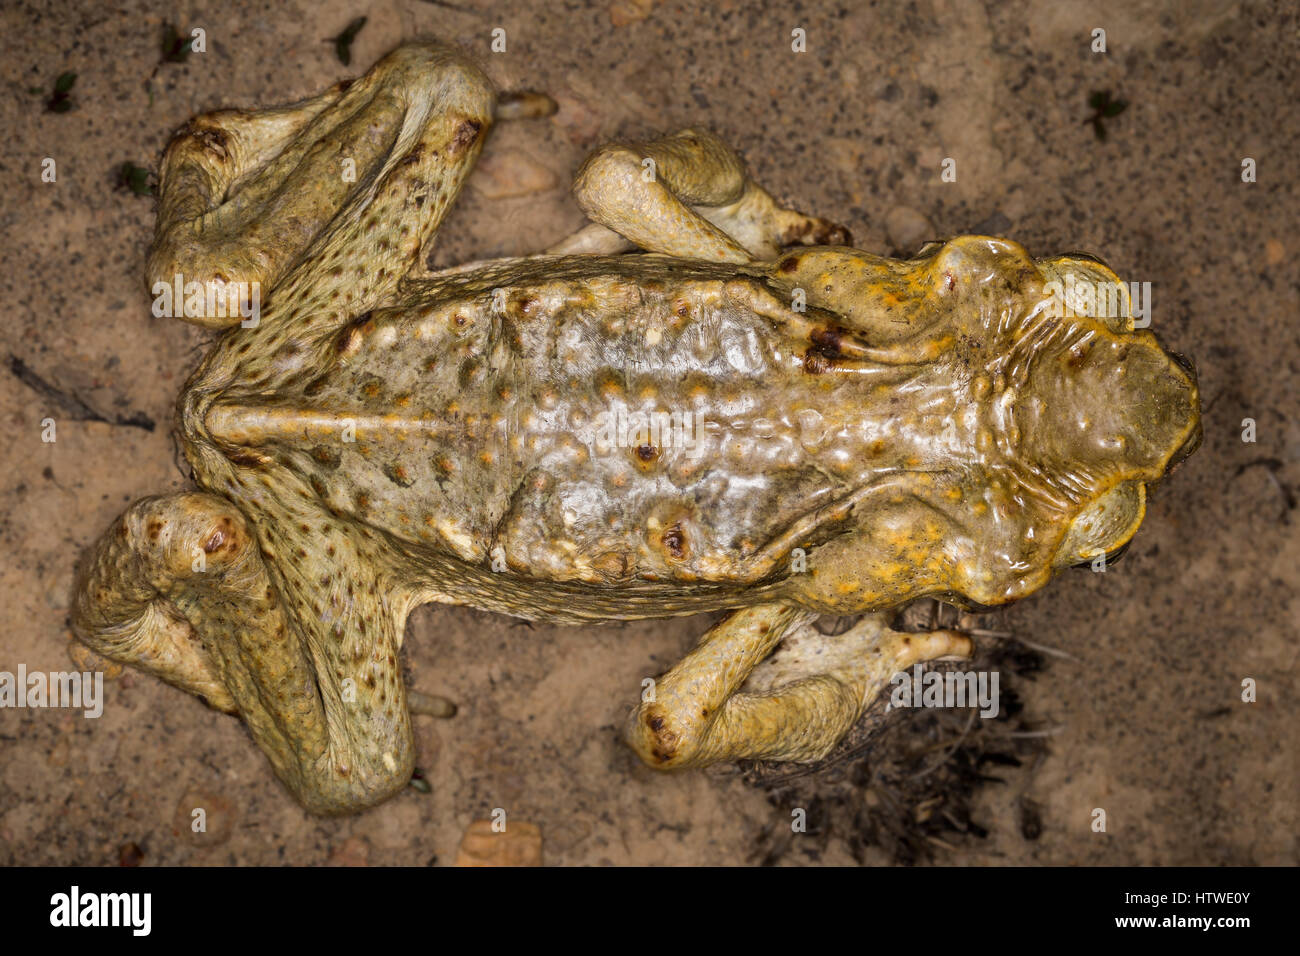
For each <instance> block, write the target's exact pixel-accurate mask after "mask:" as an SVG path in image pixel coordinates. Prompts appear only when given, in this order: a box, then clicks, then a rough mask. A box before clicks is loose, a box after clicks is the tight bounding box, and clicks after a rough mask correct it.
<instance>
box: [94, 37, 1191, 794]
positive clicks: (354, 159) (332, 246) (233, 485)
mask: <svg viewBox="0 0 1300 956" xmlns="http://www.w3.org/2000/svg"><path fill="white" fill-rule="evenodd" d="M543 106H544V101H543V98H541V97H538V96H536V95H534V96H531V97H530V96H514V97H497V96H496V94H495V93H494V91H493V89H492V87H491V85H490V84H489V82H488V81H487V79H486V78H485V77H484V76H483V74H482V73H480V72H479V70H478V69H477V68H476V67H475V66H474V65H473V64H472V63H470V62H468V61H467V60H466V59H464V58H463V57H461V56H460V55H458V54H456V53H454V52H452V51H451V50H449V49H447V48H445V47H442V46H440V45H437V44H432V43H421V44H412V45H408V46H403V47H401V48H399V49H398V50H396V51H395V52H393V53H392V54H390V55H389V56H388V57H386V58H385V59H383V60H382V61H380V62H379V63H378V64H377V65H376V66H375V67H374V68H373V69H372V70H371V71H370V72H369V73H368V74H366V75H365V76H364V77H362V78H361V79H359V80H357V81H356V82H353V83H350V84H347V83H343V84H339V85H337V86H335V87H333V88H331V89H330V90H328V91H327V92H325V93H323V94H322V95H320V96H318V97H316V98H315V99H312V100H308V101H306V102H303V103H300V104H297V105H295V106H292V107H288V108H284V109H276V110H268V111H259V112H245V111H238V110H231V111H222V112H217V113H212V114H208V115H205V116H200V117H198V118H196V119H194V120H192V121H191V122H190V123H189V124H188V125H187V126H186V127H185V128H184V129H182V130H181V131H180V132H179V133H178V134H177V136H176V137H175V139H174V140H173V141H172V143H171V145H170V146H169V148H168V150H167V152H166V154H165V157H164V160H163V165H162V171H161V177H160V182H161V189H160V195H161V200H160V207H159V216H158V226H157V232H156V236H155V241H154V245H153V247H152V250H151V253H150V259H149V275H148V282H149V285H150V288H151V289H152V290H153V291H154V292H155V294H162V293H166V292H167V291H168V290H169V288H170V287H171V285H172V283H173V281H174V282H175V288H176V291H177V293H178V296H177V301H176V302H175V303H173V309H174V310H176V311H178V312H180V313H181V314H182V317H184V318H188V319H190V320H192V321H197V322H199V323H201V324H204V325H208V326H210V327H213V328H220V329H223V330H224V331H223V332H222V333H221V335H220V337H219V338H217V339H216V341H215V343H214V344H213V346H212V348H211V351H210V353H209V354H208V355H207V356H206V358H205V359H204V360H203V362H202V364H201V365H200V366H199V368H198V369H197V371H195V372H194V374H193V375H192V376H191V377H190V379H189V381H188V382H187V383H186V385H185V387H184V390H183V392H182V394H181V396H180V399H179V402H178V406H177V413H176V428H177V431H178V433H179V435H180V438H181V441H182V445H183V448H184V452H185V456H186V458H187V460H188V462H189V464H190V467H191V469H192V473H193V478H194V481H195V483H196V485H197V486H198V490H197V491H194V492H189V493H183V494H173V495H165V496H161V497H150V498H144V499H142V500H140V501H138V502H136V503H135V504H134V505H132V506H131V507H130V508H129V509H128V510H127V511H126V512H125V513H124V514H123V515H122V516H121V517H120V518H119V519H118V520H117V521H116V522H115V523H114V524H113V526H112V527H111V528H110V529H109V531H108V532H107V533H106V534H105V535H104V536H103V538H102V539H101V540H100V541H99V543H98V545H97V546H96V548H95V549H94V551H93V554H92V556H91V557H90V559H89V560H88V561H87V563H86V566H85V568H84V570H83V572H82V576H81V579H80V582H79V586H78V592H77V598H76V603H75V609H74V625H75V629H76V632H77V634H78V636H79V637H80V638H81V639H82V640H83V641H84V642H85V643H87V644H88V645H89V646H91V647H92V648H94V649H96V650H98V651H99V652H101V653H103V654H105V655H107V656H109V657H112V658H115V659H117V660H120V661H125V662H128V663H131V664H134V665H135V666H137V667H140V668H142V669H144V670H146V671H148V672H150V673H153V674H155V675H157V676H159V677H161V678H162V679H164V680H167V681H169V682H171V683H173V684H175V685H176V686H178V687H181V688H183V689H185V690H187V691H190V692H192V693H195V694H198V695H200V696H202V697H203V698H204V699H205V700H206V701H207V702H208V703H209V704H210V705H212V706H213V707H215V708H218V709H220V710H223V711H227V712H230V713H233V714H238V715H239V716H240V717H241V718H242V719H243V720H244V721H245V722H246V724H247V726H248V728H249V730H250V731H251V733H252V735H253V738H254V739H255V740H256V741H257V743H258V745H259V746H260V747H261V748H262V749H263V751H264V752H265V753H266V755H267V757H268V758H269V759H270V761H271V764H272V766H273V768H274V770H275V772H276V774H277V775H278V776H279V778H280V779H281V780H282V781H283V782H284V784H285V785H286V786H287V787H288V788H289V790H290V791H291V792H292V793H293V794H294V796H295V797H296V798H297V799H298V800H299V801H300V802H301V803H302V805H303V806H304V807H306V808H307V809H308V810H311V811H314V812H319V813H339V812H349V811H355V810H358V809H361V808H363V807H366V806H369V805H372V804H374V803H377V802H379V801H381V800H383V799H384V798H386V797H388V796H390V795H391V794H392V793H393V792H395V791H396V790H397V789H399V788H401V787H403V786H404V785H405V784H406V782H407V780H408V779H409V777H410V774H411V769H412V765H413V745H412V736H411V726H410V718H409V715H408V694H407V691H406V689H405V688H404V686H403V681H402V676H401V668H400V665H399V662H398V653H399V649H400V647H401V643H402V636H403V631H404V627H405V622H406V619H407V616H408V615H409V614H410V612H411V610H412V609H413V608H414V607H416V606H418V605H420V604H424V603H427V602H433V601H436V602H442V603H446V604H468V605H473V606H475V607H479V608H486V609H490V610H494V611H499V612H502V613H505V614H512V615H516V616H519V617H524V618H530V619H540V620H546V621H555V622H565V623H572V624H581V623H584V622H595V621H611V620H629V619H635V618H657V617H666V616H672V615H685V614H692V613H695V612H699V611H707V610H728V611H731V612H732V613H731V614H730V616H728V617H726V618H725V619H723V621H722V622H721V623H719V624H718V625H716V626H715V627H714V628H712V629H711V630H710V631H709V632H708V633H707V634H706V635H705V636H704V638H703V639H702V641H701V643H700V644H699V646H698V647H697V648H696V649H695V650H694V651H693V652H692V653H691V654H690V655H689V656H687V657H686V658H685V659H684V660H683V661H682V662H681V663H680V664H679V665H678V666H677V667H675V668H674V669H673V670H672V671H670V672H669V673H668V674H666V675H664V676H662V677H661V678H660V679H659V680H658V681H657V682H656V683H655V685H654V693H653V694H647V695H645V699H643V700H642V701H641V702H640V705H639V706H638V707H637V708H636V710H635V711H634V712H633V713H632V715H631V716H630V718H629V723H628V730H627V737H628V740H629V742H630V743H631V745H632V746H633V747H634V748H635V749H636V750H637V752H638V753H639V754H640V755H641V756H642V758H643V759H644V760H646V761H647V762H648V763H649V764H651V765H652V766H656V767H662V768H670V767H684V766H697V765H700V764H704V763H708V762H711V761H718V760H735V759H739V758H761V759H772V760H800V761H807V760H814V759H816V758H818V757H820V756H822V755H824V754H825V753H826V752H827V751H828V750H829V749H830V748H831V747H832V746H833V745H834V744H835V742H836V741H837V740H838V739H839V738H840V737H842V736H843V734H844V733H845V732H846V731H847V730H848V729H849V728H850V727H851V726H852V725H853V723H854V722H855V721H856V720H857V719H858V717H859V715H860V714H861V713H862V711H863V709H864V707H865V706H866V705H867V703H869V702H870V700H871V699H872V698H873V697H874V696H875V695H876V693H877V691H878V689H879V688H880V687H881V686H882V684H884V683H886V682H887V680H888V678H889V676H890V675H891V674H893V673H895V672H897V671H899V670H902V669H905V668H907V667H909V666H910V665H911V664H912V663H913V662H914V661H919V660H928V659H932V658H935V657H940V656H951V655H957V656H962V655H966V654H968V653H969V652H970V649H971V644H970V639H969V637H968V636H966V635H964V634H960V633H957V632H953V631H939V632H935V633H931V634H903V633H898V632H895V631H892V630H890V629H889V628H888V626H887V624H886V620H887V616H886V612H888V611H889V610H890V609H891V608H896V607H897V606H898V605H900V604H901V603H903V602H906V601H909V600H912V599H914V598H918V597H921V596H924V595H937V596H940V597H943V598H944V599H946V600H949V601H953V602H956V603H959V604H966V605H997V604H1002V603H1005V602H1008V601H1012V600H1015V599H1017V598H1020V597H1023V596H1024V595H1027V594H1029V593H1031V592H1033V591H1035V590H1036V589H1038V588H1040V587H1042V586H1043V585H1044V584H1045V583H1046V582H1047V580H1048V579H1049V578H1050V577H1051V576H1052V574H1053V573H1054V572H1055V571H1057V570H1059V569H1061V568H1064V567H1067V566H1070V565H1075V564H1078V563H1080V562H1086V561H1090V560H1095V559H1096V558H1097V557H1098V556H1104V555H1106V554H1109V553H1113V552H1114V551H1115V550H1116V549H1118V548H1120V547H1121V546H1123V545H1124V544H1125V543H1126V542H1128V540H1129V539H1130V538H1131V537H1132V536H1133V534H1134V532H1135V531H1136V529H1137V527H1138V524H1139V523H1140V522H1141V520H1142V517H1143V511H1144V502H1145V491H1146V486H1147V485H1148V484H1149V483H1151V482H1153V481H1155V480H1157V479H1159V478H1161V477H1162V476H1163V475H1164V474H1165V472H1166V471H1167V470H1168V469H1169V468H1170V467H1171V466H1172V465H1173V464H1174V463H1176V462H1177V461H1179V460H1180V459H1181V458H1183V457H1185V456H1186V455H1187V454H1188V453H1190V451H1191V450H1192V449H1193V448H1194V447H1195V445H1196V443H1197V440H1198V438H1199V430H1200V426H1199V398H1198V393H1197V386H1196V382H1195V378H1194V375H1193V374H1192V372H1191V369H1190V366H1189V365H1188V364H1187V363H1185V362H1184V361H1182V360H1180V359H1179V358H1178V357H1177V356H1175V355H1173V354H1171V353H1168V352H1165V351H1164V350H1162V348H1161V347H1160V346H1159V345H1158V344H1157V342H1156V340H1155V338H1154V336H1153V335H1152V334H1151V333H1150V332H1148V331H1145V330H1141V329H1136V328H1135V327H1134V321H1133V319H1132V317H1131V316H1130V315H1129V310H1128V308H1127V298H1126V297H1125V295H1126V294H1124V293H1123V292H1122V289H1123V287H1122V286H1120V285H1118V280H1117V279H1116V277H1115V275H1114V273H1112V272H1111V271H1110V269H1109V268H1107V267H1106V266H1104V265H1103V264H1101V263H1100V262H1099V261H1097V260H1094V259H1092V258H1090V257H1084V256H1077V255H1076V256H1062V257H1056V258H1047V259H1034V258H1031V257H1030V256H1029V254H1028V253H1027V252H1026V251H1025V250H1024V249H1023V248H1022V247H1021V246H1019V245H1017V244H1016V243H1014V242H1010V241H1007V240H1005V239H1000V238H993V237H987V236H961V237H958V238H954V239H951V240H950V241H947V242H943V243H933V244H931V245H929V246H927V247H925V248H923V249H922V250H921V251H920V252H919V253H918V254H917V255H916V256H915V257H914V258H911V259H906V260H896V259H889V258H882V257H879V256H875V255H872V254H870V253H867V252H864V251H861V250H858V249H854V248H852V246H851V242H850V239H849V237H848V234H847V232H845V231H844V230H843V229H842V228H840V227H838V226H836V225H834V224H833V223H831V222H828V221H826V220H823V219H819V218H815V217H810V216H804V215H802V214H800V213H798V212H795V211H793V210H790V209H787V208H785V207H783V206H781V205H780V204H778V203H777V202H776V201H775V200H774V199H773V198H772V197H771V196H770V195H769V194H768V193H767V192H765V191H764V190H763V189H762V188H761V187H759V186H758V185H757V184H756V183H754V182H753V181H752V180H751V179H749V177H748V175H747V174H746V171H745V167H744V165H743V163H742V162H741V161H740V159H739V158H738V157H737V155H736V154H735V153H734V152H733V151H732V150H731V149H729V148H728V147H727V146H726V145H725V144H723V143H722V142H721V141H720V140H718V139H717V137H715V136H714V135H712V134H711V133H709V132H707V131H704V130H699V129H688V130H683V131H681V132H678V133H676V134H673V135H671V136H667V137H664V138H663V139H660V140H656V141H653V142H648V143H616V144H611V145H609V146H605V147H602V148H601V149H599V150H597V151H596V153H595V154H593V155H592V156H591V157H590V158H589V159H588V160H587V162H586V163H585V164H584V165H583V167H582V169H581V170H580V172H579V174H578V176H577V179H576V182H575V186H574V194H575V196H576V198H577V201H578V203H579V205H580V206H581V208H582V209H583V211H584V212H585V213H586V214H587V216H588V218H589V219H590V220H591V225H589V226H588V227H586V228H584V229H583V230H581V231H580V232H578V233H576V234H575V235H573V236H571V237H569V238H568V239H566V240H564V241H562V242H560V243H559V244H558V245H556V246H554V247H552V248H551V249H548V250H546V251H545V252H544V253H542V254H539V255H535V256H528V257H523V258H514V259H507V260H495V261H491V262H482V263H471V264H469V265H467V266H462V267H458V268H456V269H450V270H444V271H439V272H433V271H430V270H429V269H428V268H427V267H426V265H425V261H426V258H427V254H428V251H429V249H430V243H431V240H432V238H433V235H434V232H435V230H436V229H437V227H438V224H439V223H440V222H441V220H442V218H443V216H444V214H445V213H446V211H447V209H448V207H449V206H450V204H451V203H452V201H453V200H454V199H455V197H456V195H457V193H458V192H459V190H460V188H461V185H462V184H463V182H464V180H465V178H466V176H467V175H469V172H470V170H471V167H472V166H473V164H474V161H475V158H476V157H477V155H478V153H479V150H480V148H481V146H482V144H483V141H484V137H485V136H486V135H487V133H488V131H489V129H490V127H491V126H492V124H493V122H494V120H496V119H509V118H514V117H520V116H526V115H530V114H532V115H536V114H538V113H540V112H543V111H544V110H543ZM349 170H351V173H352V174H351V175H349V174H348V171H349ZM1089 284H1091V286H1093V287H1098V288H1103V287H1104V288H1105V289H1118V290H1120V292H1119V293H1117V295H1116V297H1115V298H1117V300H1118V304H1119V308H1117V309H1113V310H1104V309H1097V308H1093V309H1088V308H1084V309H1082V310H1081V311H1077V310H1072V309H1068V308H1067V309H1063V308H1061V306H1062V304H1063V302H1064V300H1062V298H1061V296H1060V295H1059V294H1057V291H1056V290H1059V289H1060V288H1062V287H1068V288H1083V287H1088V286H1089ZM191 291H195V296H194V297H193V298H194V302H196V303H198V307H196V308H181V302H180V299H182V298H184V299H189V298H190V292H191ZM232 295H234V296H235V297H237V298H238V304H239V308H237V309H232V310H226V309H214V308H212V307H211V303H212V302H218V303H221V302H225V301H226V300H227V299H230V298H231V296H232ZM1104 298H1105V297H1104V296H1099V297H1098V298H1097V300H1096V301H1098V302H1100V301H1103V300H1104ZM231 301H233V299H231ZM1064 304H1066V305H1068V304H1069V303H1068V302H1064ZM250 305H256V306H257V307H256V308H253V309H251V310H250V309H249V306H250ZM250 317H251V318H250ZM818 614H836V615H844V614H865V615H866V616H865V617H864V618H863V619H862V620H861V622H860V623H858V624H857V625H856V626H854V627H853V628H852V629H851V630H849V631H848V632H847V633H844V634H841V635H839V636H836V637H825V636H822V635H821V634H819V633H818V632H816V631H815V630H814V629H813V628H812V627H811V626H810V624H811V621H812V620H813V619H814V618H815V616H816V615H818ZM774 652H775V653H774Z"/></svg>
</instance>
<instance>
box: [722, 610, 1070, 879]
mask: <svg viewBox="0 0 1300 956" xmlns="http://www.w3.org/2000/svg"><path fill="white" fill-rule="evenodd" d="M924 604H937V602H918V605H924ZM918 605H913V607H912V609H909V613H910V614H911V621H912V622H913V624H914V625H916V624H919V625H920V626H921V629H928V628H930V627H933V626H935V624H936V623H938V625H939V626H951V624H949V623H945V622H944V621H943V620H942V618H943V612H944V611H947V612H952V611H953V609H952V608H948V607H946V606H942V607H941V609H940V611H939V612H938V613H933V612H932V613H930V614H929V620H926V615H925V613H923V612H920V611H919V608H918ZM912 612H916V613H912ZM895 626H896V627H900V628H901V629H905V630H906V629H911V628H910V627H909V626H908V621H907V620H904V621H903V623H900V624H896V625H895ZM981 626H984V627H987V626H988V625H983V624H982V625H981ZM978 641H979V647H978V650H977V655H976V657H975V659H973V660H971V661H959V662H942V663H940V662H934V663H931V664H930V665H927V669H929V670H936V671H943V670H962V671H965V670H976V671H994V670H995V671H998V672H999V684H1000V686H999V692H1000V694H999V696H1000V698H1001V708H1000V710H999V713H998V715H997V716H996V717H992V718H987V719H985V718H981V717H979V716H978V712H977V709H976V708H962V709H955V708H953V709H937V708H931V709H917V710H909V711H901V712H900V711H895V712H889V713H887V712H886V711H885V705H886V704H887V703H888V699H889V693H888V690H889V688H886V689H885V691H884V692H882V694H881V695H880V696H879V697H878V698H877V699H876V701H875V702H874V703H873V704H872V706H871V707H870V708H869V709H868V711H867V713H866V714H865V715H864V716H863V718H862V720H860V721H859V722H858V725H857V726H856V727H855V728H854V729H853V730H852V731H851V732H850V733H849V735H848V736H847V737H846V738H845V739H844V740H843V741H841V742H840V744H839V745H838V746H837V747H836V749H835V750H834V751H833V752H832V753H831V754H830V755H829V756H827V757H826V759H825V760H823V761H821V762H820V763H818V764H815V765H811V766H806V767H799V766H797V765H791V764H775V763H761V762H760V763H751V764H747V765H745V767H744V768H743V774H744V778H745V780H746V782H747V783H749V784H751V785H754V786H758V787H762V788H763V789H765V790H766V791H767V796H768V802H769V803H770V804H771V805H772V806H773V808H774V809H775V810H776V811H777V812H776V813H775V818H776V819H775V821H774V822H773V823H772V824H771V825H770V826H768V827H766V828H764V830H763V831H762V833H761V835H760V837H759V839H758V841H757V844H756V846H755V848H754V853H753V859H754V861H756V862H761V863H762V864H764V865H773V864H775V863H777V862H780V861H781V859H782V858H783V857H785V856H786V855H787V854H788V853H790V852H791V851H792V850H797V851H799V852H800V854H801V855H802V857H804V858H807V859H812V860H816V859H819V858H820V857H821V856H822V855H823V854H824V853H825V851H826V848H827V846H828V843H829V842H830V841H831V840H840V841H843V843H844V844H846V845H847V848H848V850H849V852H850V853H851V854H852V855H853V857H854V859H856V860H857V861H858V862H859V863H865V862H867V851H868V848H871V847H874V848H876V849H877V850H880V851H883V852H884V854H885V855H886V856H887V857H888V858H889V859H890V860H892V861H893V862H894V863H895V864H898V865H904V866H909V865H914V864H920V863H927V862H930V861H932V860H934V859H935V858H937V857H938V856H940V855H942V854H945V853H948V852H951V851H953V850H957V849H959V848H960V846H961V845H962V844H963V843H968V842H970V841H972V840H983V839H985V838H987V837H988V835H989V830H988V828H987V827H986V826H985V825H984V824H983V823H981V822H980V821H979V820H977V819H976V818H975V816H974V812H975V811H974V810H973V807H974V806H975V804H976V802H977V797H978V795H979V792H980V790H981V788H983V787H986V786H1005V785H1008V784H1010V783H1013V782H1014V783H1015V784H1016V786H1017V787H1018V788H1022V787H1023V786H1024V784H1025V783H1026V782H1027V780H1028V779H1029V777H1028V774H1029V773H1030V768H1031V767H1032V766H1034V765H1036V763H1037V762H1038V761H1039V760H1040V759H1041V758H1042V756H1043V755H1045V754H1046V752H1047V744H1046V742H1045V738H1044V737H1043V736H1028V735H1026V733H1025V732H1026V731H1033V730H1034V727H1033V726H1032V725H1031V724H1030V723H1029V722H1028V721H1027V720H1026V717H1025V713H1024V704H1023V701H1022V700H1021V698H1020V696H1019V695H1018V694H1017V693H1016V690H1015V685H1016V684H1017V683H1018V682H1020V681H1025V680H1033V679H1034V677H1035V675H1036V674H1038V673H1039V672H1040V671H1041V670H1042V669H1043V668H1044V667H1045V666H1046V664H1047V659H1046V658H1045V657H1044V656H1043V655H1042V654H1040V653H1039V652H1038V651H1036V650H1034V649H1033V648H1030V647H1028V646H1026V645H1024V644H1022V643H1020V642H1019V641H1016V640H1015V639H1014V638H997V639H989V638H979V639H978ZM792 768H793V769H792ZM796 808H802V809H803V810H804V811H805V814H806V816H805V824H806V831H805V832H803V833H794V832H793V831H792V828H791V825H790V822H789V821H790V819H791V817H790V816H789V815H790V813H791V811H792V810H794V809H796ZM1016 816H1017V826H1018V830H1019V833H1020V835H1021V836H1022V837H1023V838H1024V839H1026V840H1037V839H1038V838H1039V836H1041V834H1042V832H1043V819H1042V812H1041V810H1040V809H1039V807H1038V805H1037V804H1036V803H1034V802H1033V801H1032V800H1030V799H1029V798H1028V797H1027V796H1024V795H1022V796H1021V797H1020V798H1019V800H1018V801H1017V804H1016Z"/></svg>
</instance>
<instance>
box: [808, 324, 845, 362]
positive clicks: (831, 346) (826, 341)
mask: <svg viewBox="0 0 1300 956" xmlns="http://www.w3.org/2000/svg"><path fill="white" fill-rule="evenodd" d="M808 337H809V338H810V339H812V341H813V345H814V346H815V347H816V349H817V351H818V352H820V353H821V354H822V355H824V356H826V358H828V359H836V358H839V357H840V354H841V353H840V345H841V343H842V342H843V341H844V330H843V329H838V328H835V327H834V326H827V327H826V328H824V329H813V330H812V332H811V333H810V334H809V336H808Z"/></svg>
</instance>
